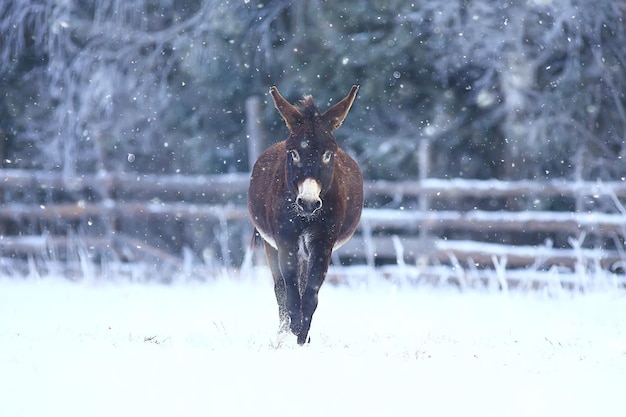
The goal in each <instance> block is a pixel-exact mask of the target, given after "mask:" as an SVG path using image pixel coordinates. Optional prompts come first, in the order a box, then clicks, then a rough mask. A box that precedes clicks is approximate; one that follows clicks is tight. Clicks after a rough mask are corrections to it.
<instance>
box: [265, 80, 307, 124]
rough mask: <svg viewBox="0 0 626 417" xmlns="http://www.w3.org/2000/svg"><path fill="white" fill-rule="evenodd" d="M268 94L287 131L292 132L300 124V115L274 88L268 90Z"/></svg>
mask: <svg viewBox="0 0 626 417" xmlns="http://www.w3.org/2000/svg"><path fill="white" fill-rule="evenodd" d="M270 94H271V95H272V99H274V106H276V109H277V110H278V112H279V113H280V115H281V116H282V117H283V120H285V123H286V124H287V129H289V131H290V132H291V131H293V129H294V128H295V127H296V126H297V125H299V124H300V123H302V114H300V112H299V111H298V109H297V108H296V106H294V105H292V104H291V103H289V102H288V101H287V100H285V99H284V98H283V96H281V95H280V93H279V92H278V88H276V86H272V87H271V88H270Z"/></svg>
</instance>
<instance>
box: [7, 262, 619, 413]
mask: <svg viewBox="0 0 626 417" xmlns="http://www.w3.org/2000/svg"><path fill="white" fill-rule="evenodd" d="M272 291H273V290H272V286H271V284H270V282H269V279H268V278H267V275H266V272H264V271H263V270H260V271H259V277H257V278H256V279H254V280H253V279H248V280H234V279H219V280H217V281H215V282H208V283H197V282H196V283H186V284H181V283H178V284H173V285H170V286H165V285H157V284H130V283H120V282H115V281H114V280H111V281H104V280H95V281H83V282H77V283H72V282H68V281H66V280H63V279H61V278H58V279H51V278H47V279H43V280H36V279H28V280H18V279H8V278H0V416H6V417H9V416H29V417H30V416H140V415H141V416H143V415H145V416H168V417H171V416H288V415H289V416H291V415H293V416H322V415H323V416H359V417H361V416H481V417H485V416H551V417H553V416H567V417H571V416H625V415H626V400H625V399H624V398H625V397H624V393H625V391H624V387H625V386H626V293H625V292H624V291H621V290H616V289H614V290H609V291H598V292H591V293H587V294H580V293H572V292H567V291H563V292H561V293H558V294H552V295H551V296H548V295H547V294H545V293H543V292H541V291H531V290H525V291H521V290H520V291H519V292H515V291H513V292H511V293H508V294H502V293H497V292H481V291H471V290H470V291H467V292H465V293H460V292H459V291H458V290H456V289H455V288H452V287H443V288H434V287H429V286H418V287H408V286H407V287H394V286H392V285H390V284H387V283H383V282H376V283H374V282H370V283H368V284H361V285H358V286H356V287H349V286H341V287H337V286H332V285H327V286H325V287H323V288H322V291H321V294H320V305H319V308H318V311H317V313H316V315H315V317H314V321H313V326H312V329H311V343H310V344H309V345H307V346H304V347H299V346H297V345H296V344H295V340H294V338H293V337H287V338H285V339H282V340H280V339H279V338H278V337H277V334H276V328H277V324H278V323H277V313H276V305H275V301H274V296H273V292H272Z"/></svg>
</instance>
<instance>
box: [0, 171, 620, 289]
mask: <svg viewBox="0 0 626 417" xmlns="http://www.w3.org/2000/svg"><path fill="white" fill-rule="evenodd" d="M247 184H248V174H229V175H218V176H180V175H148V174H132V173H116V174H112V173H103V174H97V175H82V176H80V177H77V178H71V179H67V178H63V177H62V176H61V175H60V174H57V173H50V172H34V171H25V170H0V196H1V197H2V198H3V200H0V201H1V203H2V204H1V206H0V245H1V246H0V247H1V248H2V249H1V250H0V257H3V258H4V259H7V258H11V259H15V258H20V256H21V255H20V254H29V253H30V254H32V253H40V252H41V251H42V250H47V251H50V248H51V247H63V246H64V245H65V246H67V234H66V233H58V228H57V229H56V232H54V233H50V232H49V231H48V229H49V228H50V225H51V224H58V223H62V224H64V225H72V224H73V223H72V222H73V221H77V222H80V221H83V222H87V223H89V222H90V221H96V220H97V221H104V222H105V223H107V224H108V225H107V226H106V227H104V229H102V228H101V229H99V231H98V232H97V233H96V234H95V235H90V233H89V228H84V227H83V228H80V230H79V231H78V233H74V232H72V235H73V237H74V238H75V239H83V242H87V247H88V248H92V249H94V248H98V247H103V248H107V249H108V250H109V251H119V252H126V253H128V252H133V253H134V255H133V256H130V255H126V258H128V259H131V260H133V259H152V260H158V262H161V263H162V262H168V263H169V264H170V265H178V266H179V267H180V266H181V265H182V264H183V263H184V261H183V257H181V253H180V252H177V251H176V250H174V251H172V250H171V249H170V248H168V247H164V246H161V245H158V244H157V245H155V244H154V242H151V241H150V239H149V238H148V237H147V235H146V237H145V238H143V239H142V238H141V236H140V235H137V234H135V235H131V234H129V233H128V231H127V229H128V227H129V226H128V223H127V224H126V226H124V222H125V221H127V220H128V219H138V218H139V219H155V222H156V223H157V225H159V224H160V225H163V226H166V225H167V224H168V222H179V223H180V227H182V228H185V227H186V228H187V229H189V230H188V231H187V234H189V235H193V234H194V233H195V232H194V230H195V229H196V228H201V227H202V225H203V224H206V223H207V222H208V223H211V224H213V225H214V227H213V228H212V229H211V232H210V233H209V234H208V235H209V237H208V238H207V237H206V236H207V235H206V234H205V235H203V236H204V238H206V239H209V240H211V245H212V247H213V249H212V250H211V251H210V253H211V254H212V255H211V256H212V259H213V260H214V261H215V263H216V264H220V265H223V266H232V265H238V264H240V263H241V260H242V258H243V255H244V254H245V253H246V249H247V242H248V241H249V239H250V233H251V226H250V224H249V221H248V218H247V210H246V207H245V204H246V190H247ZM364 191H365V199H366V208H365V210H364V212H363V216H362V220H361V225H360V227H359V230H358V232H357V234H356V235H355V237H354V238H353V239H352V240H351V241H349V242H348V243H347V244H346V245H345V246H343V247H342V248H340V249H339V250H338V251H337V252H336V253H335V254H334V258H333V259H334V266H333V268H332V271H333V274H334V276H337V277H339V276H342V275H345V273H346V272H345V271H347V269H345V268H343V269H340V268H339V267H338V265H339V264H344V265H350V266H351V268H352V271H354V270H357V269H358V268H361V267H362V266H366V267H368V268H369V270H370V272H371V271H372V270H375V271H378V272H380V273H383V274H384V271H386V270H388V268H389V267H390V266H391V265H393V266H394V267H401V268H402V270H403V271H405V273H407V274H408V275H407V276H408V277H409V278H410V279H421V278H420V277H423V276H428V275H437V274H441V271H442V270H443V269H442V268H444V267H445V268H446V269H445V270H446V271H448V272H446V274H452V275H454V277H453V279H455V280H457V281H458V282H464V281H465V280H466V279H467V277H468V276H470V277H471V276H473V277H479V278H480V279H484V277H485V276H486V275H485V274H487V275H489V274H491V275H489V276H496V278H497V279H499V280H500V281H502V276H504V275H506V277H507V278H506V279H507V280H515V279H519V280H520V281H523V280H522V279H521V278H520V277H521V276H524V274H526V276H531V275H532V276H536V274H538V273H540V272H541V273H548V274H550V273H553V272H554V271H555V270H558V271H560V273H561V272H563V271H570V272H572V273H573V274H576V273H580V271H581V270H584V271H587V272H589V271H592V272H593V271H602V272H603V273H606V274H609V275H610V276H611V277H612V279H617V280H619V281H620V282H623V281H624V280H623V275H624V269H625V268H624V265H625V264H624V263H625V262H626V255H625V254H624V241H625V237H626V210H625V208H624V201H625V200H626V182H625V181H620V182H589V181H576V182H568V181H513V182H507V181H497V180H488V181H479V180H463V179H453V180H442V179H432V178H426V179H422V180H419V181H405V182H388V181H368V182H366V183H365V186H364ZM555 202H556V203H555ZM555 205H557V206H559V207H555ZM33 222H39V223H40V224H43V225H44V226H40V228H39V229H38V228H32V227H31V228H30V229H28V228H26V229H27V230H31V232H35V233H31V234H30V235H29V234H26V235H25V234H24V230H21V229H23V227H21V226H23V225H24V224H32V223H33ZM120 224H122V226H120ZM67 227H68V228H71V226H67ZM125 228H126V229H125ZM52 229H54V228H52ZM42 233H47V234H46V236H47V237H46V238H45V239H44V238H41V234H42ZM199 239H202V237H200V238H199ZM202 244H203V243H202V242H196V247H194V248H193V250H195V251H196V252H198V248H199V247H201V246H202ZM183 246H184V245H183ZM191 246H193V245H191ZM198 256H199V255H198ZM120 257H121V256H120ZM200 257H201V256H200ZM205 260H206V259H205ZM155 262H156V261H155ZM381 271H382V272H381ZM406 271H411V272H410V273H409V272H406ZM449 271H456V272H454V273H451V272H449ZM503 271H506V273H505V272H503ZM493 274H496V275H493ZM512 277H513V278H512ZM514 277H518V278H514ZM500 285H501V286H502V285H503V284H502V282H500Z"/></svg>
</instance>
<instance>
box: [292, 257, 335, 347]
mask: <svg viewBox="0 0 626 417" xmlns="http://www.w3.org/2000/svg"><path fill="white" fill-rule="evenodd" d="M330 247H332V245H330ZM330 254H331V250H330V249H325V248H324V249H319V250H313V251H311V257H310V259H309V279H308V281H307V284H306V288H305V290H304V292H303V294H302V328H301V329H300V333H298V344H300V345H303V344H304V343H306V341H307V336H308V334H309V329H310V328H311V320H312V319H313V313H315V310H316V309H317V299H318V293H319V291H320V288H321V287H322V283H323V282H324V279H325V278H326V271H327V270H328V265H329V264H330Z"/></svg>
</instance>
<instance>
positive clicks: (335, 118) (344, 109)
mask: <svg viewBox="0 0 626 417" xmlns="http://www.w3.org/2000/svg"><path fill="white" fill-rule="evenodd" d="M357 91H359V86H358V85H353V86H352V88H351V89H350V93H348V95H347V96H346V97H345V98H344V99H343V100H341V101H340V102H339V103H337V104H335V105H334V106H333V107H331V108H330V109H328V110H326V113H324V114H323V115H322V118H323V119H324V120H325V121H326V122H327V123H328V124H329V125H330V128H331V130H336V129H337V128H339V126H341V124H342V123H343V120H344V119H345V118H346V116H347V115H348V112H349V111H350V107H352V102H354V99H355V98H356V93H357Z"/></svg>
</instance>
